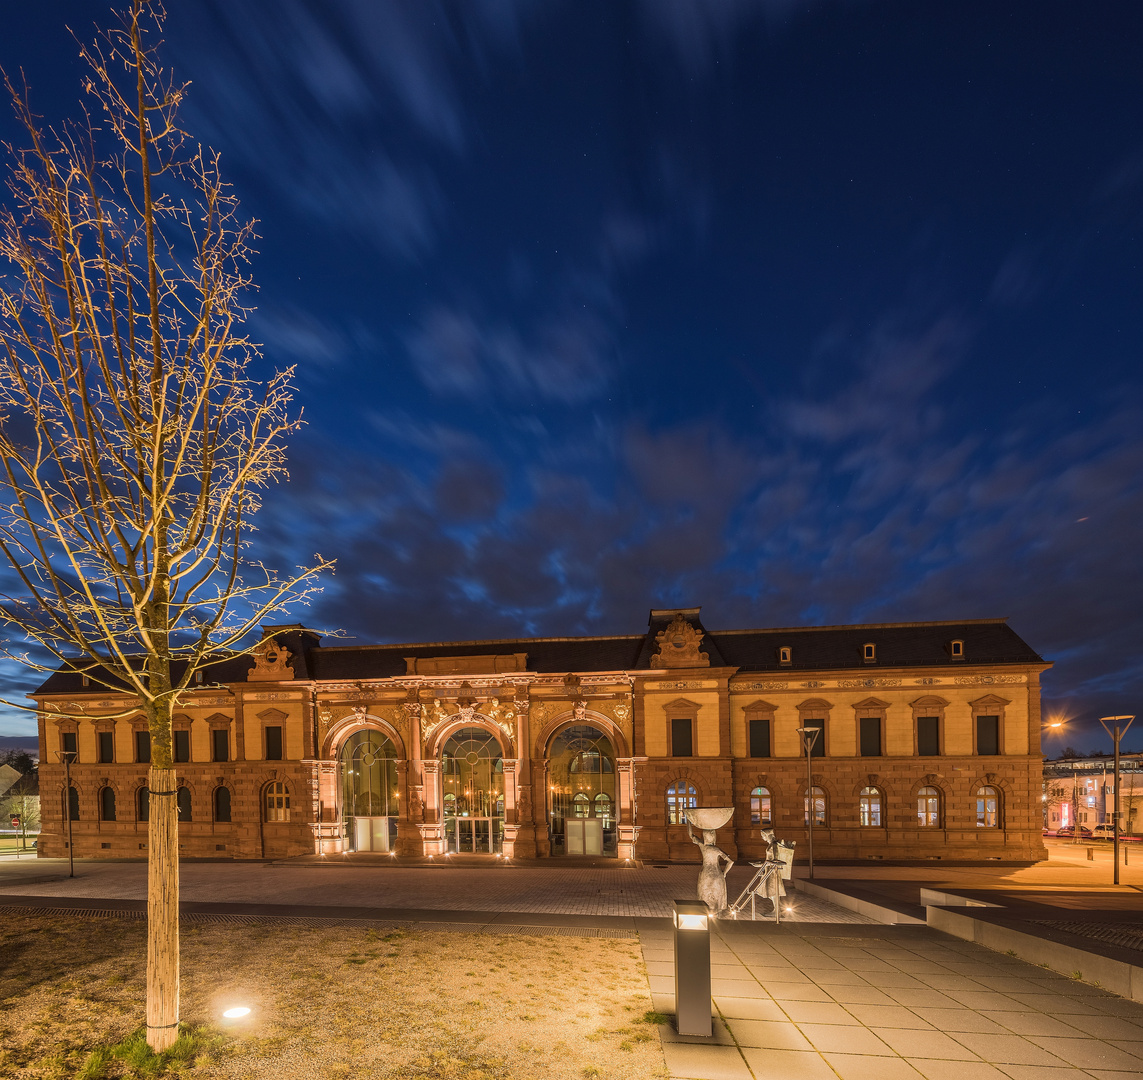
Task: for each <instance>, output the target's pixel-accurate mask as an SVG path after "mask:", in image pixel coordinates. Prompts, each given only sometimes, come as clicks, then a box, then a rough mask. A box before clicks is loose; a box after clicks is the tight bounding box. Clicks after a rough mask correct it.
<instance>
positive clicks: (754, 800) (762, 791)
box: [750, 787, 773, 825]
mask: <svg viewBox="0 0 1143 1080" xmlns="http://www.w3.org/2000/svg"><path fill="white" fill-rule="evenodd" d="M772 820H773V818H772V815H771V813H770V789H769V788H764V787H756V788H755V789H754V790H753V791H751V792H750V824H751V825H769V824H770V822H771V821H772Z"/></svg>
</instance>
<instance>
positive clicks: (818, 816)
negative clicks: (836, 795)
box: [803, 787, 826, 825]
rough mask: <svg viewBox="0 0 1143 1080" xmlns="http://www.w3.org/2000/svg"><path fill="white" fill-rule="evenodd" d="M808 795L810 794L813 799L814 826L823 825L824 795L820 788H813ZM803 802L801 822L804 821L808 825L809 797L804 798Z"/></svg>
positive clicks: (824, 811)
mask: <svg viewBox="0 0 1143 1080" xmlns="http://www.w3.org/2000/svg"><path fill="white" fill-rule="evenodd" d="M810 794H812V795H813V798H814V824H815V825H824V824H825V823H826V793H825V791H823V790H822V789H821V788H820V787H815V788H811V789H810ZM804 801H805V807H804V814H805V817H804V819H803V820H804V821H805V823H806V824H809V820H810V799H809V796H806V798H805V800H804Z"/></svg>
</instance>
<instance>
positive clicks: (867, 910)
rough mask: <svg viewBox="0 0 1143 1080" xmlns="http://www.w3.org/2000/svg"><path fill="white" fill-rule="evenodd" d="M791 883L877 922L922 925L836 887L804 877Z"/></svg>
mask: <svg viewBox="0 0 1143 1080" xmlns="http://www.w3.org/2000/svg"><path fill="white" fill-rule="evenodd" d="M793 884H794V888H796V889H797V890H799V892H804V893H805V894H806V895H807V896H816V897H817V898H818V899H819V900H828V901H829V902H830V903H831V904H836V905H837V906H838V907H839V908H845V910H846V911H855V912H857V914H858V915H864V916H865V917H866V918H869V919H875V920H876V921H877V922H879V923H888V924H894V923H902V924H905V923H909V924H912V925H914V926H923V925H924V923H923V922H922V921H921V920H920V919H916V918H914V917H913V916H912V915H905V914H904V913H902V912H900V911H894V910H893V909H892V908H890V907H885V906H884V905H882V904H875V903H873V902H872V901H870V900H861V899H859V898H858V897H856V896H850V895H849V894H848V893H843V892H838V891H837V890H836V889H827V888H826V887H825V886H824V885H819V884H818V883H817V882H816V881H807V880H806V879H805V878H794V879H793Z"/></svg>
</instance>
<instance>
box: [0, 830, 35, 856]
mask: <svg viewBox="0 0 1143 1080" xmlns="http://www.w3.org/2000/svg"><path fill="white" fill-rule="evenodd" d="M38 838H39V833H28V839H27V841H26V844H27V846H26V847H24V846H22V845H23V844H24V843H25V842H24V841H22V840H21V839H20V837H19V836H11V835H9V836H0V853H3V852H6V851H27V853H28V854H29V855H35V853H36V849H35V848H34V847H32V844H33V843H34V842H35V841H36V840H37V839H38Z"/></svg>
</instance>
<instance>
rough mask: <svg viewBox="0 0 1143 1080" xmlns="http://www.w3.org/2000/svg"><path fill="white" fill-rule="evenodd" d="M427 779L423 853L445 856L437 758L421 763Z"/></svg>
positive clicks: (422, 840)
mask: <svg viewBox="0 0 1143 1080" xmlns="http://www.w3.org/2000/svg"><path fill="white" fill-rule="evenodd" d="M421 768H422V769H423V770H424V777H425V801H424V805H425V820H424V823H423V824H421V826H420V830H421V843H422V851H423V853H424V854H425V855H443V854H444V851H445V835H444V824H443V822H442V821H441V810H440V801H441V785H440V779H441V763H440V761H439V760H437V759H436V758H431V759H430V758H426V759H424V760H423V761H422V762H421Z"/></svg>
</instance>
